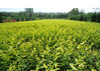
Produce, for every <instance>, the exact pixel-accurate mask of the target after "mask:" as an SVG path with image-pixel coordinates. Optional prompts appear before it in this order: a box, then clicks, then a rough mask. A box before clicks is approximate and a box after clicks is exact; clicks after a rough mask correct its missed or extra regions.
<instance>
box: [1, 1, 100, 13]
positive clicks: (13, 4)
mask: <svg viewBox="0 0 100 71" xmlns="http://www.w3.org/2000/svg"><path fill="white" fill-rule="evenodd" d="M99 3H100V0H2V1H0V12H2V11H7V12H19V11H24V8H33V9H34V12H69V11H70V10H71V9H73V8H78V9H79V10H81V9H84V10H85V12H93V11H94V9H92V8H100V4H99Z"/></svg>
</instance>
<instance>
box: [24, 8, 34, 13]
mask: <svg viewBox="0 0 100 71" xmlns="http://www.w3.org/2000/svg"><path fill="white" fill-rule="evenodd" d="M25 12H26V13H29V14H32V13H33V8H25Z"/></svg>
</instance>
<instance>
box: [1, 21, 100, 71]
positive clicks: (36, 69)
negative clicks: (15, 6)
mask: <svg viewBox="0 0 100 71" xmlns="http://www.w3.org/2000/svg"><path fill="white" fill-rule="evenodd" d="M0 71H100V23H93V22H79V21H71V20H36V21H27V22H9V23H0Z"/></svg>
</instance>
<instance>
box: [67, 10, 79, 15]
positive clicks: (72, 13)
mask: <svg viewBox="0 0 100 71" xmlns="http://www.w3.org/2000/svg"><path fill="white" fill-rule="evenodd" d="M68 15H69V17H71V16H77V15H79V10H78V8H73V9H72V10H71V11H69V12H68Z"/></svg>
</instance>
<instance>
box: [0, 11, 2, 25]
mask: <svg viewBox="0 0 100 71" xmlns="http://www.w3.org/2000/svg"><path fill="white" fill-rule="evenodd" d="M0 23H2V18H1V13H0Z"/></svg>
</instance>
